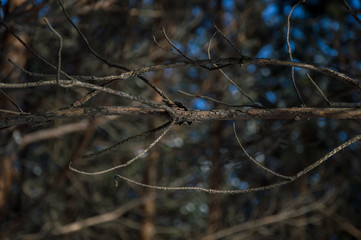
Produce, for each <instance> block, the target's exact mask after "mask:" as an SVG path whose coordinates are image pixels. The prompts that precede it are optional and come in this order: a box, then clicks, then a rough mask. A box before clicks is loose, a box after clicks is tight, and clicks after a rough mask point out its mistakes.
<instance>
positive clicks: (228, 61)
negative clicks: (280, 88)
mask: <svg viewBox="0 0 361 240" xmlns="http://www.w3.org/2000/svg"><path fill="white" fill-rule="evenodd" d="M11 62H12V61H11ZM214 64H216V65H217V66H219V67H217V68H209V69H210V70H216V69H219V68H223V67H226V66H230V65H238V64H239V65H241V66H247V65H252V64H260V65H275V66H289V67H299V68H304V69H308V70H311V71H315V72H319V73H322V74H325V75H328V76H331V77H335V78H337V79H339V80H342V81H345V82H347V83H348V84H350V85H352V86H356V87H358V88H361V84H360V81H359V80H358V79H353V78H351V77H349V76H347V75H345V74H343V73H340V72H338V71H335V70H333V69H330V68H327V67H321V66H316V65H312V64H308V63H303V62H293V61H283V60H278V59H269V58H251V57H238V58H235V57H230V58H217V59H197V60H193V61H178V62H171V63H165V64H158V65H152V66H146V67H141V68H138V69H135V70H131V71H128V72H124V73H121V74H119V75H111V76H104V77H96V76H73V78H74V79H77V80H80V81H110V80H125V79H128V78H130V77H137V76H140V75H142V74H144V73H147V72H153V71H159V70H164V69H168V68H183V67H188V66H205V65H211V66H214ZM16 67H18V66H16ZM18 68H20V67H18ZM20 70H21V71H23V72H25V73H26V74H29V75H32V76H35V77H40V78H50V79H52V80H47V81H45V80H40V81H36V82H26V83H0V88H27V87H39V86H46V85H55V84H57V80H56V75H52V74H40V73H32V72H29V71H27V70H25V69H21V68H20ZM60 83H61V84H72V83H74V82H73V81H71V80H67V79H60Z"/></svg>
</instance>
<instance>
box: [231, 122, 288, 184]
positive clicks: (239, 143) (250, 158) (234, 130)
mask: <svg viewBox="0 0 361 240" xmlns="http://www.w3.org/2000/svg"><path fill="white" fill-rule="evenodd" d="M233 133H234V136H235V137H236V139H237V142H238V145H239V146H240V147H241V149H242V151H243V152H244V153H245V154H246V156H247V158H248V159H249V160H251V161H252V162H253V163H254V164H256V165H257V166H258V167H260V168H262V169H263V170H265V171H266V172H269V173H271V174H272V175H275V176H277V177H280V178H283V179H288V180H292V179H293V177H292V176H286V175H282V174H279V173H276V172H274V171H272V170H271V169H269V168H267V167H265V166H263V165H262V164H260V163H259V162H258V161H257V160H256V159H254V158H253V157H252V156H250V155H249V154H248V153H247V151H246V149H245V148H244V147H243V145H242V143H241V141H240V140H239V138H238V136H237V132H236V123H235V122H233Z"/></svg>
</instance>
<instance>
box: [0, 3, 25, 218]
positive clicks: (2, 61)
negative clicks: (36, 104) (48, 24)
mask: <svg viewBox="0 0 361 240" xmlns="http://www.w3.org/2000/svg"><path fill="white" fill-rule="evenodd" d="M24 2H26V0H12V1H9V2H8V4H7V5H6V8H5V9H4V16H7V15H8V13H11V12H12V11H14V9H16V8H17V7H18V6H20V5H21V4H23V3H24ZM13 30H14V31H16V30H17V29H13ZM18 35H19V37H21V38H22V39H23V41H24V42H25V43H28V42H29V37H28V35H27V33H24V32H19V33H18ZM0 46H1V47H0V81H2V82H8V83H17V82H19V79H20V77H21V74H22V73H21V72H19V71H15V69H14V66H13V65H11V64H9V63H8V59H11V60H13V61H14V62H15V63H16V64H17V65H19V66H20V67H24V66H25V64H26V61H27V50H26V49H25V47H23V46H22V45H21V44H20V43H19V42H18V41H17V40H16V39H15V37H13V36H12V35H11V33H10V32H6V33H5V35H4V38H3V39H1V44H0ZM7 95H8V97H9V98H10V99H11V100H12V101H14V102H15V103H17V104H20V101H21V99H22V97H21V95H19V94H18V93H15V94H7ZM0 96H1V97H0V108H2V109H14V111H18V110H17V109H16V108H15V107H14V106H13V105H12V104H11V102H10V101H9V100H8V99H7V98H6V97H5V95H4V94H2V93H0ZM0 116H1V113H0ZM14 130H15V128H13V129H11V130H10V131H7V132H5V134H7V135H8V136H7V137H6V138H5V139H11V135H12V134H13V131H14ZM1 144H2V145H3V144H4V145H7V143H1ZM17 161H18V156H17V154H16V153H15V152H6V153H5V154H3V155H0V222H1V221H2V220H3V219H4V218H5V217H6V215H7V213H8V212H11V209H12V208H14V209H17V210H18V211H20V209H19V208H20V207H19V206H10V204H9V203H10V196H11V189H12V186H13V183H14V181H15V179H16V171H15V168H14V163H15V162H17ZM15 202H19V201H15Z"/></svg>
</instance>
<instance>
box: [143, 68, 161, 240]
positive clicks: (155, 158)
mask: <svg viewBox="0 0 361 240" xmlns="http://www.w3.org/2000/svg"><path fill="white" fill-rule="evenodd" d="M162 77H163V71H159V72H157V73H156V75H155V80H158V79H162ZM152 82H153V83H154V84H157V81H154V80H152ZM151 98H152V100H154V101H157V102H161V101H162V99H161V98H160V96H159V95H154V96H153V97H151ZM155 127H156V123H155V122H154V121H151V122H149V124H148V129H152V128H155ZM151 139H153V138H151ZM159 158H160V154H159V151H151V152H150V153H149V157H147V161H145V162H144V164H145V172H144V177H143V182H144V183H145V184H149V185H157V176H158V169H157V166H158V163H159ZM153 194H155V190H154V189H150V188H147V189H144V196H143V197H145V198H146V197H149V196H150V195H153ZM142 210H143V211H142V213H143V219H142V227H141V228H140V236H141V239H142V240H151V239H154V234H155V233H156V226H155V218H156V211H157V210H156V198H149V200H148V201H146V202H145V203H144V204H143V206H142Z"/></svg>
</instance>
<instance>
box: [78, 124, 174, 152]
mask: <svg viewBox="0 0 361 240" xmlns="http://www.w3.org/2000/svg"><path fill="white" fill-rule="evenodd" d="M168 126H169V123H165V124H163V125H162V126H159V127H157V128H154V129H151V130H148V131H145V132H141V133H139V134H136V135H133V136H131V137H128V138H126V139H124V140H123V141H121V142H119V143H117V144H114V145H113V146H111V147H108V148H105V149H103V150H101V151H99V152H95V153H91V154H88V155H84V156H82V158H83V159H92V158H95V157H99V156H101V155H103V154H105V153H109V152H111V151H113V150H115V149H117V148H119V147H120V146H122V145H124V144H125V143H127V142H129V141H133V140H135V139H137V138H140V137H145V136H148V135H150V134H153V133H156V132H158V131H161V130H163V129H164V128H166V127H168Z"/></svg>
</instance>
